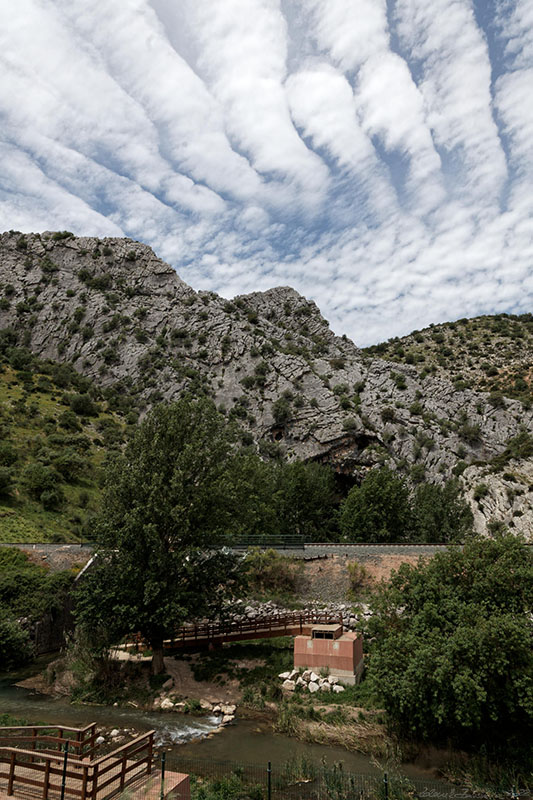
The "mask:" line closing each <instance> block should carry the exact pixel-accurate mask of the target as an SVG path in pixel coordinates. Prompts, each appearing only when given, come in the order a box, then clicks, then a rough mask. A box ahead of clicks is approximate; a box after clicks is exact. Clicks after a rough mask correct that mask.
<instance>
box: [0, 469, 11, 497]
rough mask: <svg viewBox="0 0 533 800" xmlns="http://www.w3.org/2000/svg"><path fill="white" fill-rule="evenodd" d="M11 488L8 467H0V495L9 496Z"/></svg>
mask: <svg viewBox="0 0 533 800" xmlns="http://www.w3.org/2000/svg"><path fill="white" fill-rule="evenodd" d="M12 488H13V475H12V473H11V470H10V469H9V467H0V497H9V495H10V494H11V490H12Z"/></svg>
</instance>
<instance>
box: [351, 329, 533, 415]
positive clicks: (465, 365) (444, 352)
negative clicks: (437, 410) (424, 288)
mask: <svg viewBox="0 0 533 800" xmlns="http://www.w3.org/2000/svg"><path fill="white" fill-rule="evenodd" d="M363 352H364V353H366V354H368V355H371V356H379V357H381V358H384V359H386V360H387V361H395V362H397V363H400V364H412V365H415V366H416V367H417V369H418V372H419V375H420V377H421V378H424V377H425V376H426V375H439V376H442V377H444V378H446V379H447V380H450V381H452V383H453V384H454V386H455V388H456V389H458V390H462V389H465V388H468V389H475V390H477V391H481V392H489V393H490V402H491V403H492V405H493V406H496V407H498V406H503V404H504V403H503V396H505V397H513V398H517V399H518V400H521V401H522V404H523V405H524V407H525V408H527V409H529V408H531V405H532V403H533V384H532V381H533V314H521V315H520V316H516V315H513V314H496V315H493V316H486V317H475V318H473V319H459V320H457V321H456V322H443V323H441V324H439V325H430V326H429V328H424V329H423V330H416V331H412V333H410V334H409V335H408V336H403V337H401V338H398V337H394V338H392V339H389V340H388V341H387V342H382V343H381V344H377V345H374V346H373V347H367V348H366V349H365V350H364V351H363Z"/></svg>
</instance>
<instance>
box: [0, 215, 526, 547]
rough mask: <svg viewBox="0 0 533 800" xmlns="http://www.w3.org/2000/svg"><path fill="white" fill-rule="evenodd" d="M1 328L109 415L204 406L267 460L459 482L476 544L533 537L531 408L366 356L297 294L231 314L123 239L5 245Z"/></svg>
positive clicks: (248, 300) (355, 473) (275, 295)
mask: <svg viewBox="0 0 533 800" xmlns="http://www.w3.org/2000/svg"><path fill="white" fill-rule="evenodd" d="M473 322H474V321H472V323H473ZM458 324H459V323H456V325H458ZM470 324H471V323H468V325H466V326H463V327H464V333H463V335H464V337H465V347H466V348H468V346H469V344H470V342H469V339H468V330H469V325H470ZM0 328H1V329H10V330H11V331H12V335H14V336H16V337H17V340H18V343H19V345H21V346H24V347H27V348H29V349H30V350H31V351H32V352H33V353H34V354H36V355H37V356H39V357H40V358H42V359H53V360H55V361H60V362H68V363H69V364H72V365H73V366H74V368H75V369H76V370H77V371H78V372H79V373H81V374H83V375H84V376H87V377H89V378H91V379H93V380H94V381H95V382H96V383H98V384H99V385H100V386H101V387H103V391H104V396H105V398H106V400H107V403H108V407H109V408H110V409H111V410H113V411H119V412H122V413H123V414H124V415H126V416H127V415H128V414H129V415H133V416H135V415H136V413H137V412H139V411H140V412H141V413H142V412H143V411H144V410H145V409H147V408H148V407H149V406H150V405H151V404H153V403H155V402H158V401H161V400H172V399H174V398H177V397H178V396H179V395H180V394H182V393H183V392H185V391H188V392H191V393H193V394H196V395H198V394H206V395H209V396H211V397H212V398H213V399H214V401H215V402H216V404H217V406H218V408H219V409H220V410H221V411H223V413H225V414H226V415H227V417H228V418H231V419H237V420H238V421H239V422H240V424H241V426H242V428H243V438H244V440H245V441H248V442H252V441H255V442H256V443H257V446H258V448H259V450H260V452H261V453H262V454H263V455H265V457H268V456H275V455H277V454H278V453H280V452H282V453H284V454H285V455H286V456H287V457H288V458H300V459H316V460H319V461H324V462H328V463H330V464H331V465H333V466H334V468H335V469H336V470H337V471H338V472H340V473H342V474H344V475H346V478H347V480H348V481H350V480H358V479H360V477H361V476H362V475H363V474H364V472H365V471H366V470H368V469H370V468H372V467H373V466H375V465H378V464H388V465H390V466H394V467H396V468H397V469H399V470H402V471H403V472H405V473H406V474H408V475H409V476H410V478H411V479H412V480H413V481H414V482H417V481H420V480H423V479H425V480H431V481H435V482H442V481H444V480H447V479H449V478H451V477H453V476H457V477H459V478H460V480H461V481H462V483H463V485H464V489H465V492H466V495H467V496H468V498H469V500H470V501H471V503H472V507H473V510H474V515H475V520H476V527H477V528H478V529H479V530H480V531H486V530H487V523H488V522H490V521H491V520H495V521H502V522H505V523H506V524H508V525H510V526H511V527H513V528H514V529H516V530H519V531H524V532H525V533H526V534H528V533H529V529H530V527H531V519H532V515H533V460H531V457H532V456H533V439H532V438H531V437H530V434H531V433H532V432H533V414H532V412H531V410H530V409H529V407H528V404H527V403H524V402H522V401H521V400H519V399H515V398H510V397H505V396H503V395H501V394H498V395H497V396H494V390H493V392H492V394H491V393H490V392H483V391H479V389H480V388H490V387H489V386H485V387H480V386H479V385H478V384H475V382H474V381H473V380H472V381H471V384H472V386H471V387H469V386H468V385H467V384H468V381H469V380H470V379H465V380H461V381H460V380H458V376H457V375H453V376H452V375H451V374H450V373H449V372H446V371H445V370H444V369H442V370H440V371H439V369H435V370H433V369H425V370H422V369H420V363H416V361H415V358H414V356H413V363H405V362H406V361H408V362H411V359H407V357H406V358H405V359H404V361H402V360H401V358H396V356H397V353H396V354H392V358H394V359H395V360H392V361H390V360H385V359H384V358H383V357H382V356H383V354H384V353H383V352H379V351H378V353H377V354H371V353H369V352H368V351H366V352H363V351H361V350H359V349H358V348H357V347H356V345H355V344H354V343H353V342H351V341H350V340H349V339H347V338H346V337H345V336H342V337H338V336H335V335H334V334H333V333H332V331H331V330H330V329H329V326H328V323H327V322H326V321H325V320H324V319H323V318H322V316H321V315H320V312H319V310H318V308H317V306H316V305H315V304H314V303H312V302H309V301H308V300H306V299H305V298H304V297H302V296H301V295H299V294H298V293H297V292H295V291H294V290H293V289H290V288H288V287H278V288H274V289H271V290H269V291H267V292H256V293H253V294H250V295H244V296H240V297H236V298H234V299H233V300H231V301H228V300H225V299H224V298H222V297H219V296H217V295H216V294H213V293H210V292H195V291H194V290H193V289H192V288H191V287H189V286H187V284H185V283H184V282H183V281H182V280H181V279H180V278H179V276H178V275H177V274H176V272H175V271H174V270H173V269H172V268H171V267H170V266H169V265H168V264H165V263H164V262H163V261H161V260H160V259H158V258H157V257H156V256H155V255H154V253H153V252H152V250H151V249H150V248H149V247H147V246H145V245H143V244H140V243H138V242H134V241H132V240H129V239H103V240H99V239H95V238H84V237H81V238H77V237H74V236H72V234H69V233H68V232H56V233H43V234H28V235H23V234H20V233H17V232H13V231H12V232H9V233H5V234H2V235H1V236H0ZM414 336H415V334H413V337H414ZM430 338H431V336H430ZM481 342H483V339H481ZM433 344H438V345H439V344H443V342H442V341H439V342H435V341H434V339H432V341H431V344H430V346H431V348H433ZM477 346H478V347H480V344H479V342H477ZM385 350H386V348H385ZM405 351H406V348H405V347H404V352H405ZM386 354H388V355H391V354H390V353H389V352H388V350H386ZM374 355H377V356H378V357H374ZM436 357H437V356H436ZM484 358H485V357H484V356H483V353H481V352H479V351H478V353H477V355H476V357H475V358H473V359H472V361H477V362H481V361H482V360H484ZM487 360H488V356H487ZM463 372H464V370H463ZM463 377H464V376H463ZM526 382H527V381H526Z"/></svg>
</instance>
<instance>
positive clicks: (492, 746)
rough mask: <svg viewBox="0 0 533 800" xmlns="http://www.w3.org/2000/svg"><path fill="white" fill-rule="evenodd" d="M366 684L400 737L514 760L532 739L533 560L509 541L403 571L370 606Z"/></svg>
mask: <svg viewBox="0 0 533 800" xmlns="http://www.w3.org/2000/svg"><path fill="white" fill-rule="evenodd" d="M373 608H374V611H375V615H374V617H373V620H372V634H373V635H374V636H375V637H376V640H375V643H374V649H373V651H372V655H371V658H370V661H369V677H370V679H371V680H372V681H373V682H374V685H375V687H376V690H377V691H379V693H380V694H381V696H382V697H383V700H384V704H385V708H386V710H387V713H388V717H389V720H390V722H391V724H392V725H393V727H395V728H396V729H397V730H399V731H400V732H401V733H402V734H404V735H411V736H415V737H419V738H422V739H427V740H432V741H441V742H442V741H445V740H447V739H451V740H452V741H453V742H454V744H456V745H459V746H464V747H474V748H479V747H480V746H481V745H484V746H485V747H486V748H487V749H488V750H491V751H492V752H494V753H498V752H499V753H502V752H506V753H509V752H510V751H513V750H514V751H515V754H517V753H518V751H519V749H521V748H522V746H523V744H524V743H526V744H527V743H528V742H529V746H530V743H531V741H532V734H533V651H532V648H531V645H532V643H533V624H532V613H533V553H532V552H531V550H530V549H529V548H528V547H527V546H526V545H525V544H524V542H523V541H522V540H521V539H520V538H518V537H516V536H513V535H510V534H508V533H503V534H498V535H496V537H495V538H493V539H477V538H476V539H472V540H470V541H469V542H468V543H467V544H466V545H465V546H464V548H463V549H461V548H459V547H457V548H449V549H448V550H446V551H445V552H443V553H439V554H437V555H436V556H435V557H434V558H432V559H431V560H430V561H421V562H419V564H418V565H417V566H412V565H407V564H404V565H402V566H401V567H400V569H399V570H398V572H397V573H395V574H393V576H392V578H391V580H390V583H389V585H388V586H387V587H384V588H382V589H381V591H380V593H379V594H378V597H377V598H376V599H375V600H374V603H373Z"/></svg>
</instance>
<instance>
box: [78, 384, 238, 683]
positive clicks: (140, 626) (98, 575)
mask: <svg viewBox="0 0 533 800" xmlns="http://www.w3.org/2000/svg"><path fill="white" fill-rule="evenodd" d="M238 457H239V456H238V454H237V453H236V450H235V446H234V437H233V435H232V432H231V430H230V429H229V428H228V427H227V426H226V424H225V422H224V420H223V418H222V417H221V415H220V414H218V412H217V411H216V409H215V407H214V405H213V404H212V403H211V402H210V401H208V400H198V401H192V400H188V399H183V400H180V401H179V402H178V403H175V404H172V405H161V406H158V407H156V408H155V409H154V410H153V411H152V412H151V413H150V414H149V415H148V416H147V417H146V419H145V420H144V421H143V422H142V424H141V425H140V426H139V428H138V429H137V431H136V433H135V435H134V437H133V439H132V440H131V441H130V443H129V444H128V446H127V448H126V450H125V452H124V453H123V454H120V455H117V456H116V457H115V458H114V460H113V462H112V463H111V465H110V467H109V468H108V470H107V476H106V481H105V487H104V494H103V502H102V509H101V512H100V514H99V515H98V517H97V519H96V521H95V526H94V538H95V540H96V542H97V544H98V557H97V559H96V563H95V566H94V568H93V569H92V570H90V571H89V573H88V575H87V578H86V580H85V581H83V582H82V585H81V588H80V591H79V595H78V600H77V615H78V619H79V621H80V622H81V624H82V625H84V626H85V627H86V628H87V629H92V630H93V631H95V632H97V631H104V630H106V631H107V633H108V636H110V637H111V638H116V637H119V636H121V635H124V634H126V633H131V632H134V631H139V632H140V633H141V634H142V635H143V637H144V638H145V639H146V640H147V641H148V642H149V644H150V646H151V648H152V651H153V661H152V663H153V671H154V673H158V672H161V671H162V670H163V641H164V639H165V638H166V637H168V636H170V635H172V632H173V630H174V629H175V628H176V627H177V626H178V625H180V624H182V623H183V622H185V621H187V620H189V619H194V618H199V617H202V616H204V615H208V614H212V613H214V612H215V611H217V610H219V609H220V608H221V607H222V604H223V601H224V599H225V598H227V597H228V596H231V595H232V594H233V592H234V591H235V589H236V588H237V586H238V585H239V584H240V569H239V562H238V559H236V557H235V556H234V555H233V554H232V553H231V552H230V551H229V550H228V549H227V548H226V547H225V545H227V544H228V543H229V542H230V538H231V535H232V534H233V533H236V532H237V531H238V530H239V527H240V525H241V524H242V523H243V519H244V516H245V511H246V504H245V503H243V498H242V494H241V492H240V491H239V487H238V481H236V480H235V473H236V469H235V464H236V459H238Z"/></svg>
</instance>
